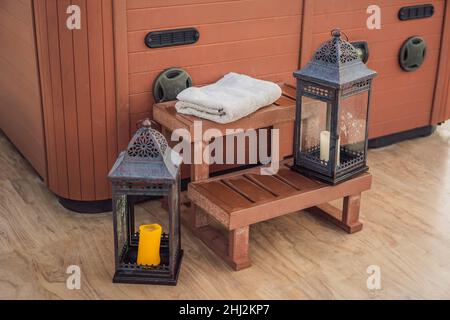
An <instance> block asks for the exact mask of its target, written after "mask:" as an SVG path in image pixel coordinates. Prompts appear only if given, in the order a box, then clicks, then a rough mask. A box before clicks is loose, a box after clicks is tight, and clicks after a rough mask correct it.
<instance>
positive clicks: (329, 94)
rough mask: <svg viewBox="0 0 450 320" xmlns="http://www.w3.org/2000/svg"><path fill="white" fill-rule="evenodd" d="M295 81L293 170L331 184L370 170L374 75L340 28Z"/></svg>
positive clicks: (295, 74)
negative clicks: (295, 112) (295, 106)
mask: <svg viewBox="0 0 450 320" xmlns="http://www.w3.org/2000/svg"><path fill="white" fill-rule="evenodd" d="M294 76H295V77H296V78H297V114H296V126H295V139H294V140H295V146H294V148H295V149H294V150H295V152H294V158H295V159H294V165H293V169H294V170H296V171H298V172H300V173H302V174H304V175H307V176H310V177H312V178H315V179H319V180H322V181H324V182H327V183H330V184H338V183H340V182H343V181H345V180H348V179H350V178H352V177H353V176H355V175H356V174H359V173H361V172H364V171H367V170H368V167H367V165H366V162H367V161H366V160H367V147H368V115H369V108H370V93H371V87H372V80H373V78H374V77H375V76H376V72H375V71H373V70H370V69H368V68H367V66H366V65H365V64H364V63H363V61H361V59H360V57H359V54H358V51H357V49H356V48H355V47H354V46H352V45H351V44H350V43H349V42H348V41H345V40H343V39H341V32H340V30H334V31H333V32H332V39H331V40H329V41H327V42H326V43H324V44H323V45H322V47H320V49H319V50H317V51H316V53H315V54H314V57H313V58H312V60H311V61H310V62H309V63H308V64H307V65H306V66H305V67H304V68H303V69H301V70H300V71H297V72H295V73H294Z"/></svg>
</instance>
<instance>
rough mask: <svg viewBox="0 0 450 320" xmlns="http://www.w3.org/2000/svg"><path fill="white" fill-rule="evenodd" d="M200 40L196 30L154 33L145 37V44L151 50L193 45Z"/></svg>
mask: <svg viewBox="0 0 450 320" xmlns="http://www.w3.org/2000/svg"><path fill="white" fill-rule="evenodd" d="M199 38H200V33H199V32H198V30H197V29H195V28H187V29H175V30H164V31H153V32H150V33H148V34H147V36H146V37H145V44H146V45H147V47H149V48H163V47H171V46H181V45H187V44H193V43H196V42H197V41H198V39H199Z"/></svg>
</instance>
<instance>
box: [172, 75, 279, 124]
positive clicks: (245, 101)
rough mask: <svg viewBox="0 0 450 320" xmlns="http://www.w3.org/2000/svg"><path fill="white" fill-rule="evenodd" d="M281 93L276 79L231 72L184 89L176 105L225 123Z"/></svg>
mask: <svg viewBox="0 0 450 320" xmlns="http://www.w3.org/2000/svg"><path fill="white" fill-rule="evenodd" d="M281 94H282V91H281V88H280V87H279V86H278V85H277V84H275V83H272V82H269V81H263V80H257V79H254V78H251V77H249V76H246V75H242V74H237V73H229V74H227V75H226V76H225V77H223V78H222V79H220V80H219V81H218V82H216V83H214V84H211V85H208V86H204V87H201V88H197V87H191V88H188V89H186V90H184V91H182V92H181V93H180V94H179V95H178V96H177V99H178V100H179V101H178V102H177V103H176V109H177V111H178V112H179V113H183V114H187V115H194V116H197V117H200V118H204V119H208V120H211V121H214V122H218V123H223V124H224V123H230V122H233V121H236V120H239V119H241V118H243V117H245V116H247V115H249V114H251V113H253V112H255V111H256V110H258V109H260V108H262V107H265V106H269V105H271V104H272V103H274V102H275V101H277V100H278V99H280V97H281Z"/></svg>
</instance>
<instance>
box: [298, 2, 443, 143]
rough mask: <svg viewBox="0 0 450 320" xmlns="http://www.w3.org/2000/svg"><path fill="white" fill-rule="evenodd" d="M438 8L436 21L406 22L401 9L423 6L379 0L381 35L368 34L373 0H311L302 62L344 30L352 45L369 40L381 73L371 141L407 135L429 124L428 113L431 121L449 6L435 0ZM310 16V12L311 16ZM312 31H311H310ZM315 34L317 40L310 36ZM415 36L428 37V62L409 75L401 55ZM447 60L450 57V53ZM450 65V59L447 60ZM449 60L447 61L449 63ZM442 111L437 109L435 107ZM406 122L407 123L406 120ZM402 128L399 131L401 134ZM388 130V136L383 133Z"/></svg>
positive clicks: (372, 57)
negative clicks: (331, 33)
mask: <svg viewBox="0 0 450 320" xmlns="http://www.w3.org/2000/svg"><path fill="white" fill-rule="evenodd" d="M429 3H432V4H433V5H434V7H435V14H434V16H433V17H432V18H428V19H422V20H411V21H406V22H402V21H400V20H399V19H398V10H399V9H400V8H401V7H403V6H409V5H413V4H423V2H421V1H416V0H410V1H407V0H394V1H379V2H378V3H377V5H379V6H380V7H381V9H382V14H383V16H382V23H383V28H382V29H381V30H372V31H368V30H367V28H366V27H365V25H366V19H367V17H368V14H367V13H366V9H367V7H368V6H369V5H371V4H373V3H371V2H370V1H369V0H367V1H366V0H362V1H359V0H358V1H356V0H345V1H327V0H319V1H310V0H307V2H306V3H305V8H309V9H308V10H309V11H308V12H307V15H306V17H305V21H304V25H303V38H302V54H301V56H302V63H303V64H304V63H306V61H307V60H309V58H310V57H311V54H312V52H313V50H314V49H315V48H316V47H318V46H319V45H320V44H321V43H322V42H323V41H325V40H327V39H328V38H329V31H330V29H332V28H334V27H335V25H338V26H339V27H340V28H342V29H343V30H344V32H345V33H346V34H347V36H348V37H349V39H350V40H353V41H356V40H367V41H368V42H369V48H370V59H369V63H368V65H369V67H370V68H372V69H374V70H376V71H377V72H378V73H379V77H378V78H376V79H375V82H374V92H373V100H372V115H371V119H370V137H371V138H373V137H379V136H383V135H385V134H391V133H395V132H401V131H405V130H409V129H414V128H417V127H420V126H425V125H427V124H429V120H428V123H427V121H426V117H425V116H424V114H426V113H427V112H428V114H429V115H430V116H431V112H432V108H433V101H434V100H435V99H434V87H435V83H436V76H437V71H438V70H440V69H441V68H440V67H439V68H438V65H439V57H440V48H441V43H442V41H441V35H442V30H443V29H442V28H443V19H444V10H448V9H446V7H445V1H443V0H441V1H430V2H429ZM305 14H306V11H305ZM305 26H306V27H305ZM310 33H312V34H313V35H312V38H311V39H308V38H306V36H305V35H308V34H310ZM414 35H419V36H422V37H424V38H425V40H426V42H427V44H428V51H427V58H426V60H425V63H424V64H423V65H422V67H421V69H419V70H418V71H416V72H412V73H408V72H404V71H403V70H402V69H401V68H400V66H399V63H398V52H399V50H400V47H401V45H402V44H403V42H404V41H405V40H406V39H407V38H409V37H411V36H414ZM445 55H447V54H445ZM447 60H448V59H447ZM444 61H445V60H444ZM435 109H436V107H435ZM402 118H403V119H404V122H401V119H402ZM395 126H397V129H395ZM383 130H384V131H385V133H383Z"/></svg>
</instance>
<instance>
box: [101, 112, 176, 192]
mask: <svg viewBox="0 0 450 320" xmlns="http://www.w3.org/2000/svg"><path fill="white" fill-rule="evenodd" d="M181 162H182V157H181V156H180V155H179V154H178V153H177V152H175V151H173V150H172V149H171V148H170V147H169V146H168V144H167V140H166V138H164V136H163V135H162V134H161V133H159V132H158V131H156V130H155V129H153V128H151V122H150V120H144V121H143V122H142V127H141V128H140V129H139V130H138V131H137V132H136V133H135V134H134V136H133V138H132V139H131V141H130V143H129V145H128V148H127V150H126V151H123V152H122V153H121V154H120V155H119V157H118V158H117V161H116V163H115V164H114V166H113V168H112V169H111V171H110V173H109V175H108V178H109V179H110V180H111V181H119V180H121V181H130V182H133V181H139V182H146V183H149V184H150V183H155V184H156V183H157V184H160V183H173V182H174V181H176V180H177V179H178V178H177V176H178V173H179V170H180V165H181Z"/></svg>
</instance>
